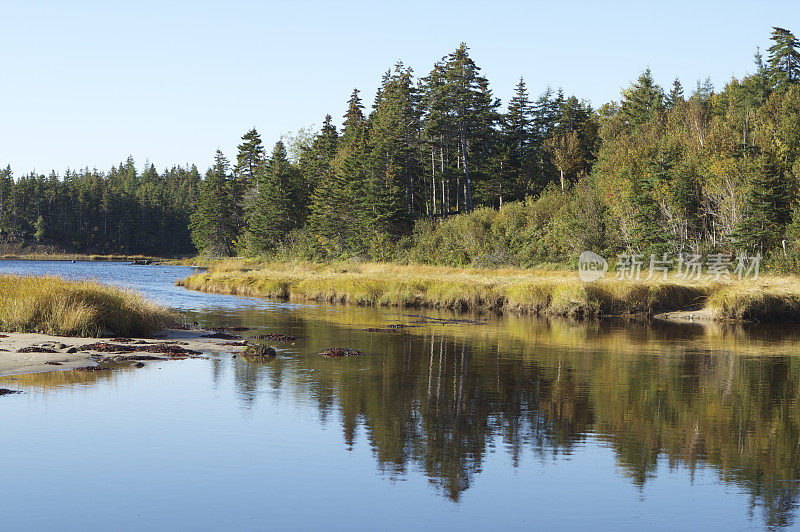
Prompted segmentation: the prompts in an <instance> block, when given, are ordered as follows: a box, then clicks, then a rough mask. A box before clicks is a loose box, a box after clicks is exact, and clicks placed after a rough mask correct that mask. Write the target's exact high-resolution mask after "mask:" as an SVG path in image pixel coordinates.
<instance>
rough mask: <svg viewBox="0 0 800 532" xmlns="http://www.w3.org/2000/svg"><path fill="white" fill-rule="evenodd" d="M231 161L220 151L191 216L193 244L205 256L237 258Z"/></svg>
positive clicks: (208, 173) (216, 155)
mask: <svg viewBox="0 0 800 532" xmlns="http://www.w3.org/2000/svg"><path fill="white" fill-rule="evenodd" d="M228 168H229V164H228V160H227V159H226V158H225V156H224V155H223V154H222V152H221V151H219V150H217V152H216V154H215V156H214V166H213V167H211V168H210V169H209V170H208V172H206V177H205V180H204V181H203V184H202V186H201V189H200V196H199V198H198V200H197V207H196V210H195V211H194V212H193V213H192V215H191V226H190V227H191V234H192V241H193V242H194V244H195V246H196V247H197V249H198V250H200V251H201V252H202V253H206V254H212V255H222V256H231V255H233V251H234V247H235V241H236V237H237V227H236V223H235V218H234V216H235V212H234V204H233V190H232V188H233V187H232V183H231V176H230V175H229V172H228Z"/></svg>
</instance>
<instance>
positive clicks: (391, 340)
mask: <svg viewBox="0 0 800 532" xmlns="http://www.w3.org/2000/svg"><path fill="white" fill-rule="evenodd" d="M335 329H336V328H332V327H331V326H330V324H313V323H311V322H309V323H308V324H307V330H305V331H304V332H305V334H306V335H307V337H309V338H313V337H316V336H319V337H323V338H325V340H324V343H325V344H327V345H331V344H333V343H341V344H344V343H347V345H348V346H351V347H358V348H362V349H367V348H368V350H369V351H370V352H373V353H385V356H383V355H379V356H368V357H353V358H352V359H342V360H328V359H324V358H321V357H316V356H314V355H310V354H309V355H298V356H296V357H293V360H292V364H291V365H284V364H283V363H281V361H278V362H277V363H274V364H271V365H269V366H251V365H248V364H245V363H244V362H237V363H236V364H235V377H236V381H237V385H238V386H239V388H240V390H243V391H245V392H246V393H245V395H244V397H250V398H252V397H255V395H256V394H257V393H258V390H259V387H265V384H266V383H264V384H262V382H263V381H264V380H265V379H269V385H268V386H269V387H270V388H272V389H277V388H278V387H280V385H281V382H282V381H287V383H288V388H289V389H292V390H294V393H297V394H302V395H303V396H305V397H307V398H308V397H311V398H313V399H314V400H315V402H316V404H317V405H318V407H319V411H320V415H321V416H323V417H327V416H328V415H329V413H330V412H332V411H333V410H334V409H335V410H338V412H339V416H340V419H341V423H342V430H343V433H344V440H345V443H346V445H347V447H348V448H352V446H353V445H354V441H355V438H356V434H358V433H359V432H363V433H364V434H365V435H366V437H367V438H368V441H369V443H370V445H371V448H372V449H373V452H374V455H375V458H376V460H377V462H378V466H379V468H380V469H381V470H382V471H385V472H387V473H389V474H390V475H392V476H400V475H403V474H405V472H406V471H407V470H408V469H409V468H410V467H413V468H417V469H419V470H421V471H423V472H424V473H425V474H426V476H427V477H428V478H429V479H430V481H431V482H432V483H433V484H434V485H435V486H436V487H437V488H438V489H439V490H440V491H441V492H442V493H443V494H445V495H446V496H447V497H449V498H450V499H452V500H454V501H455V500H458V499H459V497H460V494H461V493H462V492H463V491H464V490H466V489H468V488H469V487H470V485H471V484H472V481H473V478H474V476H475V474H476V473H479V472H480V471H481V468H482V461H483V458H484V456H485V455H486V453H487V451H489V450H490V449H492V448H494V446H495V445H497V446H500V445H501V444H502V446H503V447H504V448H505V449H506V450H507V452H508V453H509V456H510V458H511V459H512V462H513V463H514V464H515V466H516V465H518V464H520V462H521V460H522V459H523V456H524V454H525V453H526V449H527V450H529V451H527V452H530V451H532V452H533V455H534V456H537V457H539V458H542V459H543V458H546V457H554V456H556V455H559V454H564V453H566V454H569V453H571V452H572V448H573V447H574V446H575V444H576V443H578V442H580V441H581V440H582V439H584V438H586V435H587V434H590V433H593V434H595V435H596V437H598V438H600V439H602V440H604V441H606V442H607V443H608V444H609V445H610V446H611V447H612V448H613V449H614V450H615V453H616V455H617V460H618V463H619V465H620V466H621V467H622V469H623V471H625V474H626V476H628V477H629V478H630V479H631V481H632V482H634V483H635V484H637V485H640V486H644V485H645V484H646V482H647V481H648V479H649V478H652V477H653V476H654V475H655V474H656V471H657V469H658V467H659V459H661V460H662V464H663V461H664V460H666V461H667V463H668V465H669V466H670V467H683V468H686V469H687V470H688V471H689V472H690V473H693V472H694V470H695V469H697V468H698V467H702V466H704V465H710V466H713V467H714V468H715V469H716V470H717V471H718V472H719V474H720V476H721V478H722V479H723V480H724V481H726V482H732V483H736V484H737V485H739V486H742V487H744V488H745V489H746V490H747V491H748V492H749V493H750V494H751V498H752V504H753V507H754V508H755V507H760V508H761V511H762V512H763V513H764V518H765V521H766V524H767V525H769V526H773V527H781V526H786V525H788V524H790V523H791V522H792V519H793V516H794V513H795V511H796V507H797V504H798V499H799V498H800V491H799V490H798V486H797V481H798V479H800V471H798V466H800V449H798V442H799V441H800V430H798V429H799V428H800V415H799V414H800V413H799V412H798V410H797V405H798V401H797V399H798V397H797V395H798V383H800V378H799V375H798V362H797V360H796V359H795V358H794V357H788V356H787V357H769V358H767V357H761V358H757V357H743V356H740V355H733V354H731V352H729V351H726V350H724V349H719V350H717V349H710V350H707V351H706V352H698V351H697V350H692V351H690V352H687V350H686V349H685V348H684V347H682V346H681V343H680V342H673V343H671V344H670V343H667V344H664V346H662V351H661V352H660V353H658V352H655V353H654V352H645V351H646V350H645V349H643V348H642V346H643V345H644V344H643V343H642V342H649V341H651V340H652V337H653V336H654V335H655V336H658V335H659V334H666V333H662V332H659V331H658V330H652V329H647V328H634V329H633V330H630V331H627V332H623V333H619V331H617V333H619V334H621V336H620V337H619V338H614V341H615V342H617V343H616V344H614V345H617V344H619V343H620V342H621V343H622V344H621V345H622V346H623V347H624V342H628V344H627V349H626V350H625V349H623V351H626V352H627V353H629V354H627V355H620V354H615V353H609V352H608V350H605V349H585V348H579V347H578V346H570V345H569V342H567V341H565V340H564V338H563V337H562V336H563V335H564V334H565V333H564V331H563V330H560V329H557V328H553V330H552V331H550V333H551V334H552V335H558V337H557V340H558V341H556V342H554V343H551V344H547V343H546V342H541V343H540V346H537V345H531V344H530V343H524V342H508V341H506V342H505V343H503V347H502V348H501V347H499V346H500V345H501V344H500V343H499V342H497V341H492V340H491V339H486V338H484V339H480V340H475V341H471V340H470V339H469V338H467V337H465V336H461V337H459V336H454V335H453V334H451V331H447V334H446V335H443V334H441V332H436V331H425V332H416V334H406V333H402V334H395V335H384V336H385V337H384V336H382V337H380V339H377V340H376V339H375V337H374V336H373V337H369V335H366V334H360V335H359V334H356V333H354V332H353V331H352V330H350V331H347V330H345V331H336V330H335ZM441 330H442V329H440V331H441ZM580 334H581V335H582V336H581V337H582V340H581V341H582V342H583V341H584V340H585V338H586V335H587V333H586V331H585V330H584V331H582V332H580ZM593 334H597V335H602V334H603V332H602V331H599V332H596V333H593ZM615 334H616V333H615ZM344 338H349V340H350V341H349V342H344V341H342V340H343V339H344ZM495 340H496V339H495ZM740 340H741V338H739V339H738V340H737V341H740ZM562 344H563V347H560V348H559V347H554V345H562ZM618 347H619V346H618ZM736 347H737V349H738V347H739V345H738V344H736ZM637 351H638V352H640V353H642V354H637ZM310 370H313V371H310ZM365 370H366V371H365Z"/></svg>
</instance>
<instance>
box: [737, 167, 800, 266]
mask: <svg viewBox="0 0 800 532" xmlns="http://www.w3.org/2000/svg"><path fill="white" fill-rule="evenodd" d="M793 192H794V191H793V188H792V186H791V184H790V182H789V180H788V179H787V178H786V176H785V175H784V172H783V171H781V169H780V165H779V163H778V161H777V159H776V158H775V156H774V155H772V154H769V153H764V154H762V155H761V156H760V157H759V160H758V169H757V171H756V172H754V173H753V174H752V176H751V178H750V187H749V189H748V191H747V197H746V201H745V216H744V218H743V219H742V221H741V222H740V224H739V226H738V227H737V229H736V232H735V234H734V238H735V240H736V241H737V242H738V243H739V244H740V245H741V246H742V247H744V248H745V249H748V250H751V251H759V252H765V251H769V250H771V249H772V248H774V247H775V246H776V245H777V244H778V243H779V242H780V240H781V238H782V236H783V234H784V231H785V229H786V225H787V224H788V223H789V221H790V219H791V212H792V206H791V205H792V198H793Z"/></svg>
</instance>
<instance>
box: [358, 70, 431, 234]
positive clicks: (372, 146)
mask: <svg viewBox="0 0 800 532" xmlns="http://www.w3.org/2000/svg"><path fill="white" fill-rule="evenodd" d="M420 127H421V126H420V110H419V97H418V95H417V91H416V88H415V87H414V84H413V78H412V72H411V69H410V68H405V67H404V66H403V64H402V63H398V64H397V65H395V67H394V71H390V72H387V73H386V75H384V77H383V82H382V84H381V87H380V89H379V90H378V95H377V96H376V98H375V104H374V106H373V111H372V113H371V114H370V117H369V174H370V176H371V180H372V182H373V187H372V188H373V189H374V190H375V192H374V193H375V194H377V195H380V198H378V197H376V198H374V199H375V201H376V203H382V202H386V204H385V205H384V206H383V207H381V206H378V205H376V206H375V208H376V210H377V211H380V212H381V215H380V216H379V217H381V218H385V219H386V220H387V223H388V225H389V227H388V230H389V232H391V233H394V234H401V233H406V232H408V231H409V230H410V228H411V221H412V220H413V218H414V216H415V214H416V212H417V208H416V207H417V205H418V204H419V203H421V202H423V201H424V198H421V197H419V196H420V195H421V194H420V190H419V189H420V187H421V185H422V164H421V161H420V151H419V148H420Z"/></svg>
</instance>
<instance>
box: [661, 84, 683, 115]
mask: <svg viewBox="0 0 800 532" xmlns="http://www.w3.org/2000/svg"><path fill="white" fill-rule="evenodd" d="M682 101H684V100H683V85H681V80H679V79H678V78H675V80H674V81H673V82H672V90H670V91H669V94H668V95H667V97H666V99H665V105H666V108H667V109H668V110H671V109H675V107H677V106H678V104H679V103H680V102H682Z"/></svg>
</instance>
